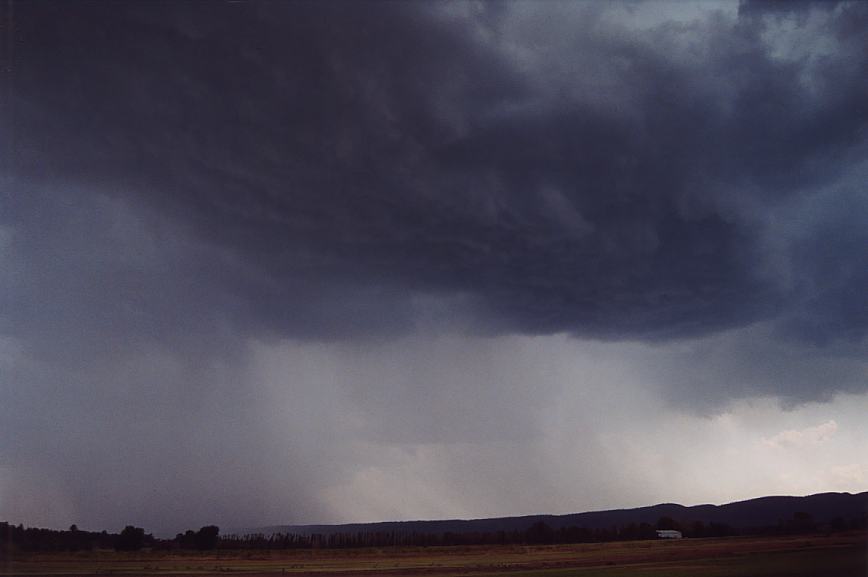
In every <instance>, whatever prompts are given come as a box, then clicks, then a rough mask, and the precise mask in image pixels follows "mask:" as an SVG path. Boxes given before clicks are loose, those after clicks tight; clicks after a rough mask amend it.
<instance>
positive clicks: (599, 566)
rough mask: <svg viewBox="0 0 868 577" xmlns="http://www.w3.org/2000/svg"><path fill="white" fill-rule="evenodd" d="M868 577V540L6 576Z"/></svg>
mask: <svg viewBox="0 0 868 577" xmlns="http://www.w3.org/2000/svg"><path fill="white" fill-rule="evenodd" d="M227 573H239V574H244V575H247V576H251V577H252V576H256V575H262V576H265V575H316V576H318V577H338V576H342V577H356V576H366V577H380V576H382V577H385V576H390V577H404V576H410V575H430V576H432V577H440V576H442V577H450V576H459V575H473V576H477V577H484V576H496V575H510V576H513V577H568V576H576V577H598V576H599V577H629V576H634V575H635V576H640V577H693V576H709V577H866V576H868V536H866V534H864V533H851V534H840V535H832V536H828V537H826V536H803V537H754V538H726V539H684V540H681V541H634V542H620V543H602V544H582V545H552V546H529V547H525V546H495V547H485V546H479V547H431V548H394V549H391V548H387V549H351V550H310V551H219V552H211V553H202V554H195V553H163V552H140V553H116V552H113V551H105V552H86V553H75V554H72V553H55V554H22V555H18V556H16V557H15V558H12V559H5V560H2V561H0V575H26V576H35V575H223V576H225V575H226V574H227Z"/></svg>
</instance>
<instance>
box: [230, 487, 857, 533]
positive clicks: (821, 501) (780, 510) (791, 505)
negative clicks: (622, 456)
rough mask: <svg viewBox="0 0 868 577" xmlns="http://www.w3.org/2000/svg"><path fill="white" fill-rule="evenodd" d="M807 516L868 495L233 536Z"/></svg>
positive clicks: (772, 521) (841, 514)
mask: <svg viewBox="0 0 868 577" xmlns="http://www.w3.org/2000/svg"><path fill="white" fill-rule="evenodd" d="M797 512H798V513H807V514H808V515H810V516H811V517H812V518H813V520H814V521H816V522H817V523H829V522H831V521H833V520H834V519H836V518H841V519H847V520H849V519H854V518H862V517H863V516H865V515H868V491H866V492H863V493H857V494H851V493H818V494H816V495H808V496H805V497H784V496H774V497H759V498H756V499H749V500H747V501H736V502H734V503H727V504H725V505H694V506H690V507H687V506H684V505H678V504H676V503H662V504H659V505H652V506H648V507H638V508H635V509H613V510H608V511H590V512H586V513H568V514H565V515H525V516H518V517H494V518H487V519H447V520H432V521H381V522H376V523H347V524H341V525H274V526H269V527H261V528H257V529H245V530H241V531H235V532H234V533H236V534H240V535H241V534H253V533H261V534H265V535H271V534H276V533H294V534H298V535H312V534H321V535H331V534H337V533H373V532H395V533H401V534H406V533H428V534H438V533H439V534H442V533H476V532H480V533H481V532H496V531H524V530H526V529H527V528H528V527H530V526H531V525H533V524H534V523H538V522H543V523H545V524H546V525H548V526H549V527H551V528H552V529H560V528H562V527H582V528H587V529H604V528H610V527H621V526H626V525H629V524H630V523H636V524H640V523H649V524H651V525H653V524H655V523H657V521H658V520H659V519H660V518H661V517H671V518H673V519H675V520H677V521H679V522H682V523H693V522H695V521H701V522H703V523H706V524H710V523H719V524H725V525H729V526H731V527H738V528H750V527H764V526H772V525H777V524H778V523H779V522H781V521H786V520H790V519H792V518H793V515H794V514H795V513H797Z"/></svg>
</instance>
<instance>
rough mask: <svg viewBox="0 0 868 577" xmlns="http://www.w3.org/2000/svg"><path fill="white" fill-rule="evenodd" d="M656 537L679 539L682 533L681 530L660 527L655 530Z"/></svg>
mask: <svg viewBox="0 0 868 577" xmlns="http://www.w3.org/2000/svg"><path fill="white" fill-rule="evenodd" d="M657 537H658V538H660V539H681V537H683V535H682V534H681V531H675V530H674V529H661V530H658V531H657Z"/></svg>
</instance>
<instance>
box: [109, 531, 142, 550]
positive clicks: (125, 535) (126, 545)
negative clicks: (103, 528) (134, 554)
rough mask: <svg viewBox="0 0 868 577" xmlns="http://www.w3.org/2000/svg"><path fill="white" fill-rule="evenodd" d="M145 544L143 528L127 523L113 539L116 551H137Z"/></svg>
mask: <svg viewBox="0 0 868 577" xmlns="http://www.w3.org/2000/svg"><path fill="white" fill-rule="evenodd" d="M144 545H145V530H144V529H142V528H141V527H133V526H132V525H127V526H126V527H124V530H123V531H121V534H120V535H118V538H117V540H116V541H115V549H117V550H118V551H138V550H139V549H141V548H142V547H144Z"/></svg>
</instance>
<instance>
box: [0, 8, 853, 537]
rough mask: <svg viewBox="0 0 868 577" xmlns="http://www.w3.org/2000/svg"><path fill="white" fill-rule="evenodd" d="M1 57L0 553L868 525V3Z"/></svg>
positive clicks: (446, 12) (397, 20) (43, 25)
mask: <svg viewBox="0 0 868 577" xmlns="http://www.w3.org/2000/svg"><path fill="white" fill-rule="evenodd" d="M0 29H2V35H3V42H2V48H0V51H2V52H0V54H2V59H0V60H2V63H3V66H2V69H3V74H2V91H0V92H2V95H0V134H2V146H3V154H2V162H0V270H2V274H0V519H3V520H8V521H10V522H13V523H24V524H26V525H29V526H44V527H68V526H69V525H70V524H72V523H76V524H77V525H78V526H79V527H81V528H82V529H90V530H102V529H107V530H111V531H118V530H120V529H121V528H123V527H124V526H125V525H127V524H135V525H138V526H142V527H144V528H145V529H146V530H148V531H149V532H154V533H156V534H158V535H174V533H176V532H179V531H182V530H185V529H189V528H198V527H200V526H202V525H206V524H217V525H219V526H220V527H222V528H224V529H225V528H239V527H255V526H263V525H274V524H300V523H339V522H364V521H381V520H399V519H436V518H458V517H460V518H474V517H487V516H506V515H518V514H533V513H569V512H579V511H586V510H599V509H606V508H619V507H633V506H643V505H650V504H654V503H659V502H678V503H683V504H688V505H690V504H698V503H726V502H731V501H735V500H739V499H747V498H752V497H757V496H762V495H769V494H792V495H804V494H811V493H817V492H825V491H849V492H861V491H866V490H868V419H865V418H864V416H865V414H866V411H868V299H866V294H868V227H866V226H865V223H866V222H868V191H866V184H865V183H866V182H868V4H866V3H861V2H852V3H847V2H844V3H833V2H823V3H816V4H814V3H805V2H795V3H764V2H759V3H755V2H746V3H728V2H722V3H712V2H702V3H700V2H694V3H686V2H676V3H667V2H643V3H638V2H629V3H605V4H604V3H596V2H586V3H585V2H557V1H554V0H553V1H549V2H492V3H478V2H470V1H466V2H450V3H438V2H424V3H423V2H362V3H358V2H353V3H350V2H338V1H334V2H327V3H322V2H316V3H314V2H302V1H299V2H285V3H279V2H256V1H250V2H223V3H218V2H209V3H205V2H184V3H175V2H148V3H141V2H137V3H133V2H113V3H103V2H75V3H73V2H53V1H50V0H45V1H40V2H14V1H13V2H8V3H5V4H4V7H3V8H2V27H0Z"/></svg>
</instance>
